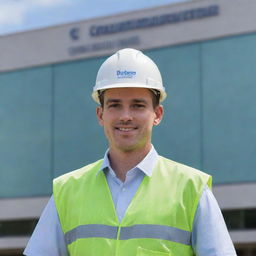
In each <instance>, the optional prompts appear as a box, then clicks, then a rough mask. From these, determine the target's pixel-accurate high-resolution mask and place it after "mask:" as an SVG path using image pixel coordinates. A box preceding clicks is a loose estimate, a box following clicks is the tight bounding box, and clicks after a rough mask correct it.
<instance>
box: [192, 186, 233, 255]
mask: <svg viewBox="0 0 256 256" xmlns="http://www.w3.org/2000/svg"><path fill="white" fill-rule="evenodd" d="M192 246H193V250H194V252H195V254H196V255H197V256H205V255H211V256H235V255H236V252H235V249H234V246H233V243H232V241H231V238H230V236H229V233H228V230H227V227H226V224H225V221H224V218H223V216H222V213H221V210H220V208H219V205H218V203H217V201H216V199H215V197H214V195H213V193H212V191H211V190H210V189H209V188H208V187H206V188H205V189H204V191H203V194H202V196H201V199H200V202H199V205H198V209H197V212H196V215H195V220H194V226H193V231H192Z"/></svg>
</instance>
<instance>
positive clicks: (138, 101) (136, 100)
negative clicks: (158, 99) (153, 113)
mask: <svg viewBox="0 0 256 256" xmlns="http://www.w3.org/2000/svg"><path fill="white" fill-rule="evenodd" d="M132 101H133V102H135V103H144V104H148V102H147V101H146V100H144V99H133V100H132Z"/></svg>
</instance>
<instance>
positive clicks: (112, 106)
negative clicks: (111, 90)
mask: <svg viewBox="0 0 256 256" xmlns="http://www.w3.org/2000/svg"><path fill="white" fill-rule="evenodd" d="M119 105H120V104H117V103H114V104H110V105H108V107H109V108H117V107H119Z"/></svg>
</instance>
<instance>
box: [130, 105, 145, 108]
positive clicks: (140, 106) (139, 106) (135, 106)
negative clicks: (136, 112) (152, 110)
mask: <svg viewBox="0 0 256 256" xmlns="http://www.w3.org/2000/svg"><path fill="white" fill-rule="evenodd" d="M133 107H134V108H144V107H145V105H143V104H134V105H133Z"/></svg>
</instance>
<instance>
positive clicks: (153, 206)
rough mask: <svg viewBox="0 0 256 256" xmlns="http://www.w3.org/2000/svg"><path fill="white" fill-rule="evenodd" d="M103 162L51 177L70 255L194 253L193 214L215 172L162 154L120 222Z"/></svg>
mask: <svg viewBox="0 0 256 256" xmlns="http://www.w3.org/2000/svg"><path fill="white" fill-rule="evenodd" d="M101 165H102V160H99V161H97V162H95V163H93V164H90V165H87V166H85V167H83V168H81V169H79V170H76V171H73V172H70V173H67V174H65V175H63V176H60V177H58V178H56V179H55V180H54V182H53V194H54V200H55V204H56V208H57V211H58V214H59V219H60V223H61V227H62V230H63V232H64V236H65V242H66V244H67V247H68V251H69V254H70V256H135V255H137V256H167V255H168V256H186V255H194V253H193V250H192V247H191V232H192V228H193V222H194V216H195V212H196V209H197V206H198V203H199V199H200V197H201V194H202V192H203V189H204V187H205V186H206V184H208V186H209V187H211V176H209V175H207V174H205V173H203V172H200V171H198V170H196V169H193V168H191V167H188V166H185V165H182V164H179V163H176V162H174V161H172V160H169V159H166V158H163V157H161V156H159V157H158V161H157V164H156V166H155V168H154V170H153V173H152V176H151V177H148V176H146V175H145V177H144V179H143V181H142V183H141V185H140V187H139V188H138V190H137V192H136V194H135V196H134V198H133V199H132V201H131V203H130V205H129V206H128V208H127V210H126V213H125V216H124V218H123V219H122V221H121V222H119V220H118V217H117V214H116V210H115V206H114V203H113V200H112V195H111V192H110V190H109V187H108V183H107V180H106V177H105V174H104V172H102V171H101V172H99V170H100V168H101Z"/></svg>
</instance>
